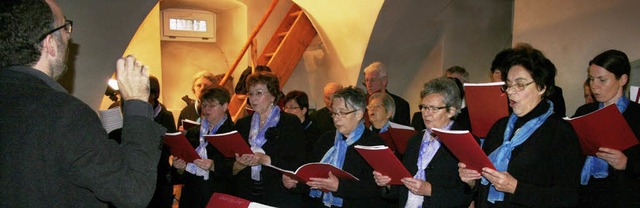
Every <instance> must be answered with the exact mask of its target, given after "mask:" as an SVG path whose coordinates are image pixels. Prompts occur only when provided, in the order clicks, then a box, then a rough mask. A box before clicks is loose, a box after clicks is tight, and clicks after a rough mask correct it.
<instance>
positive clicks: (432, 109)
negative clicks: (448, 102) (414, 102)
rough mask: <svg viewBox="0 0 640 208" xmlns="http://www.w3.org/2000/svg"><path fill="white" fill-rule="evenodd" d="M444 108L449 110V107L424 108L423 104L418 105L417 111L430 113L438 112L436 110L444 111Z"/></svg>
mask: <svg viewBox="0 0 640 208" xmlns="http://www.w3.org/2000/svg"><path fill="white" fill-rule="evenodd" d="M445 108H449V106H441V107H436V106H426V105H423V104H420V105H418V109H420V111H423V110H426V111H429V112H432V113H435V112H438V110H440V109H445Z"/></svg>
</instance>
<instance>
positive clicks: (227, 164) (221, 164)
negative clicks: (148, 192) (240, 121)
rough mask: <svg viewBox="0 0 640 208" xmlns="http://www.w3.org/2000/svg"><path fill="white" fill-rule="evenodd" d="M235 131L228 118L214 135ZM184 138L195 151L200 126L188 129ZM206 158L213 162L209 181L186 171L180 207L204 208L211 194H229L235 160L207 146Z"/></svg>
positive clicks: (183, 176)
mask: <svg viewBox="0 0 640 208" xmlns="http://www.w3.org/2000/svg"><path fill="white" fill-rule="evenodd" d="M233 130H235V128H234V125H233V122H232V121H231V119H230V118H228V119H227V120H226V121H225V122H224V123H223V124H222V126H220V128H218V131H217V132H216V134H220V133H226V132H230V131H233ZM186 137H187V139H188V140H189V143H191V146H192V147H193V148H194V149H195V148H197V147H198V146H199V145H200V125H198V126H196V127H193V128H191V129H189V130H188V131H187V133H186ZM206 149H207V158H209V159H211V160H213V166H214V171H209V180H204V178H203V177H202V176H197V175H193V174H191V173H189V172H187V171H186V170H185V171H184V173H183V175H182V181H183V182H184V186H183V187H182V194H181V196H180V207H205V206H207V203H208V202H209V199H210V198H211V195H213V193H225V194H228V193H229V181H230V180H231V168H232V166H233V162H234V161H235V158H225V157H224V156H223V155H222V153H220V151H218V150H217V149H216V148H215V147H213V145H211V144H207V146H206Z"/></svg>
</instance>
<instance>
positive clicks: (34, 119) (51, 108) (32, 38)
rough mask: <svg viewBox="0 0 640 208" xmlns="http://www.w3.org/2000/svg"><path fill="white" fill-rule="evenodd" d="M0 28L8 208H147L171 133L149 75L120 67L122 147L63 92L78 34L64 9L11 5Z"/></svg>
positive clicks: (137, 66) (32, 2)
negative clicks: (157, 113) (157, 112)
mask: <svg viewBox="0 0 640 208" xmlns="http://www.w3.org/2000/svg"><path fill="white" fill-rule="evenodd" d="M0 25H2V27H3V29H2V30H0V37H2V38H0V39H1V40H0V97H1V98H2V99H0V135H2V136H1V137H2V144H1V145H0V164H2V165H3V168H1V169H0V175H1V176H2V177H0V187H2V189H0V196H2V200H0V207H100V206H103V207H106V206H107V203H108V202H109V203H112V204H113V205H115V206H117V207H144V206H146V205H147V203H148V202H149V200H150V199H151V196H152V195H153V191H154V187H155V183H156V170H157V164H158V160H159V158H160V149H159V148H158V147H159V145H160V142H161V137H162V135H163V134H164V132H165V129H164V128H163V127H161V126H160V125H158V124H156V123H155V122H154V121H153V118H152V113H153V110H152V109H151V105H150V104H149V103H148V102H147V98H148V97H149V69H148V68H147V67H146V66H144V65H142V64H141V63H140V62H137V61H136V59H135V58H134V57H133V56H128V57H126V58H121V59H119V60H118V62H117V64H116V69H117V78H118V84H119V88H120V94H121V96H122V99H123V100H124V104H123V106H124V108H123V109H124V112H123V114H124V124H123V127H122V145H118V144H117V143H116V142H114V141H112V140H109V139H108V136H107V132H106V131H105V129H104V128H103V127H102V124H101V123H100V119H99V118H98V116H97V115H96V112H95V111H94V110H93V109H91V108H90V107H89V106H88V105H87V104H85V103H83V102H82V101H80V100H79V99H77V98H75V97H73V96H71V95H70V94H69V93H68V92H67V91H66V90H65V89H64V88H63V87H62V86H61V85H60V84H58V83H57V82H56V79H57V78H59V77H60V76H61V75H62V74H63V73H64V72H65V70H66V68H67V67H66V63H65V62H66V58H67V48H68V45H69V39H70V38H71V31H72V26H73V22H71V21H69V20H66V19H65V16H64V14H63V13H62V9H61V8H60V7H59V6H58V4H57V3H56V2H55V1H53V0H46V1H45V0H12V1H2V3H0ZM96 67H105V68H109V66H96ZM103 89H104V88H103Z"/></svg>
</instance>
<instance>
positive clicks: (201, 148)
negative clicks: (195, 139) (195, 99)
mask: <svg viewBox="0 0 640 208" xmlns="http://www.w3.org/2000/svg"><path fill="white" fill-rule="evenodd" d="M226 120H227V116H226V115H225V116H224V118H222V120H220V121H219V122H218V124H216V126H215V127H213V129H211V131H209V130H208V128H209V121H208V120H207V119H202V124H201V125H200V138H199V141H200V145H198V147H197V148H196V152H197V153H198V155H199V156H200V157H201V158H202V159H207V148H206V147H207V144H209V143H208V142H207V140H205V139H204V135H208V134H215V133H216V132H218V129H219V128H220V126H222V124H223V123H224V122H225V121H226ZM185 170H186V171H187V172H189V173H191V174H194V175H197V176H202V177H203V178H204V180H209V170H204V169H202V168H200V167H198V166H197V165H196V164H193V163H187V168H186V169H185Z"/></svg>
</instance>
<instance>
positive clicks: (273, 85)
mask: <svg viewBox="0 0 640 208" xmlns="http://www.w3.org/2000/svg"><path fill="white" fill-rule="evenodd" d="M257 84H264V85H265V86H267V90H268V91H269V93H270V94H271V95H273V97H275V98H276V99H275V100H274V101H273V102H274V103H277V102H278V101H279V100H280V98H281V97H282V92H281V91H280V81H279V80H278V76H276V74H274V73H273V72H266V71H255V72H254V73H253V74H251V75H249V76H248V77H247V89H250V88H251V86H255V85H257Z"/></svg>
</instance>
